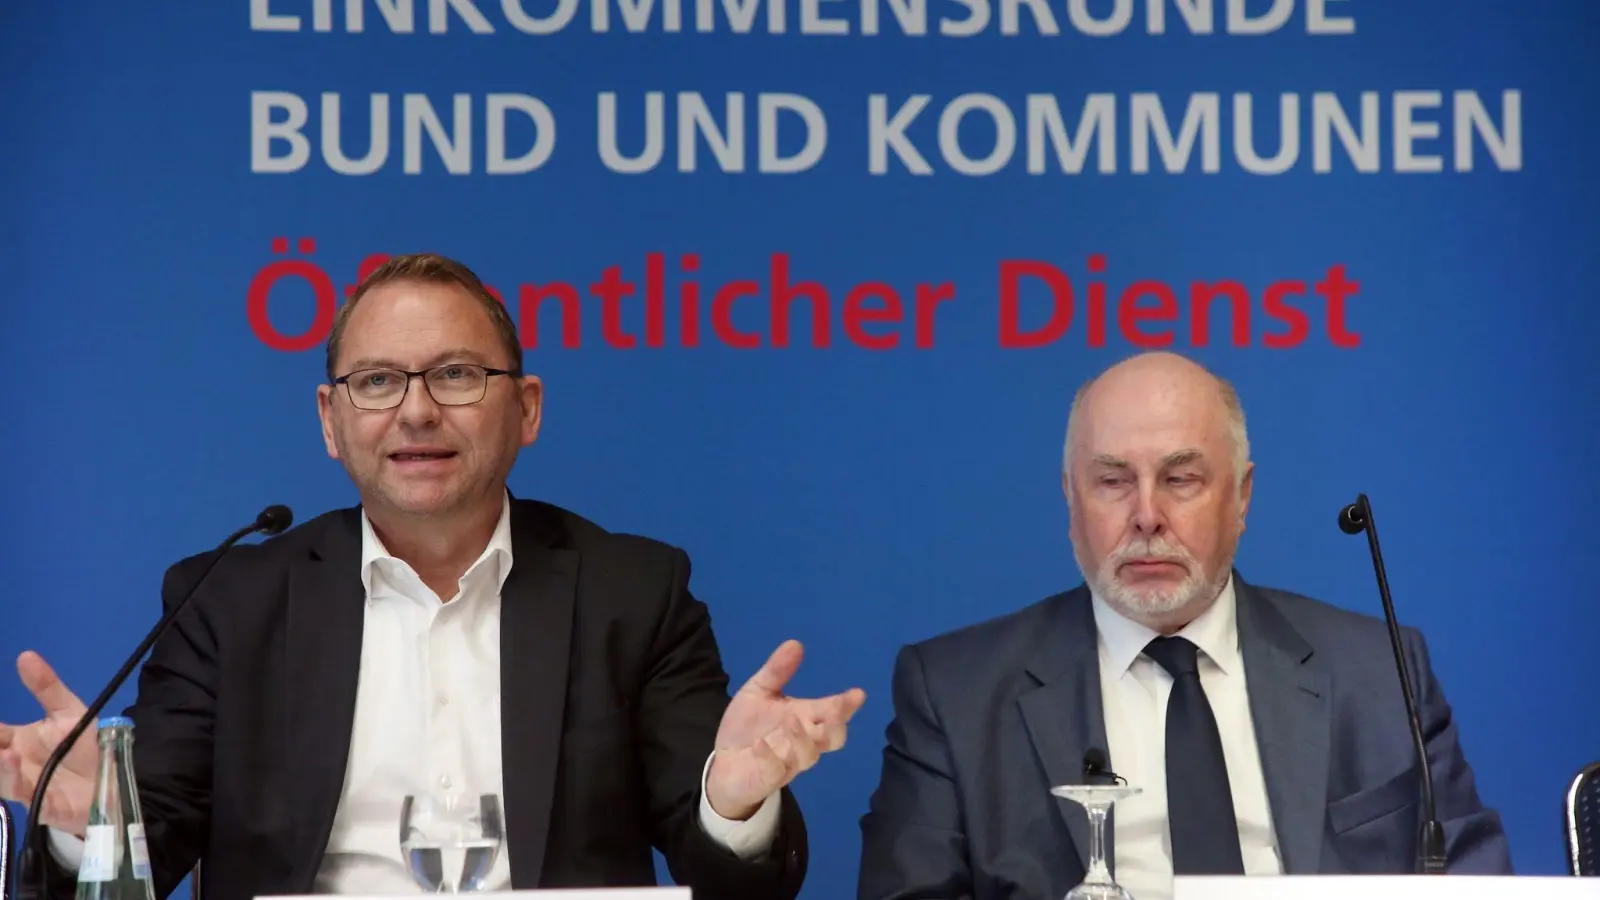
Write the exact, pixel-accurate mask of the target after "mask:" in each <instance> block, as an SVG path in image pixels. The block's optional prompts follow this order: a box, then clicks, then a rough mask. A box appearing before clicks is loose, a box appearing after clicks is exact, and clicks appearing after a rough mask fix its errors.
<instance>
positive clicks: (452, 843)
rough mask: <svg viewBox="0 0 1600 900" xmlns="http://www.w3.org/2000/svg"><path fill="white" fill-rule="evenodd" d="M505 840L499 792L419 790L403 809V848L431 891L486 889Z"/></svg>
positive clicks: (414, 875)
mask: <svg viewBox="0 0 1600 900" xmlns="http://www.w3.org/2000/svg"><path fill="white" fill-rule="evenodd" d="M504 840H505V826H504V822H503V819H502V818H501V814H500V798H499V797H498V796H497V795H495V794H415V795H412V796H408V797H406V799H405V802H404V803H403V804H402V805H401V807H400V852H401V853H402V854H403V855H404V856H405V859H406V866H407V867H408V868H409V869H410V870H411V877H412V879H414V880H415V881H416V882H417V884H418V885H419V886H420V887H421V888H422V889H423V890H425V891H428V892H430V893H436V894H461V893H468V892H470V891H481V890H485V889H486V886H487V883H488V878H489V873H490V872H491V871H492V870H493V869H494V863H495V860H496V859H498V858H499V856H500V846H501V844H502V843H503V842H504Z"/></svg>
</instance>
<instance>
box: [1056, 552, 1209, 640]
mask: <svg viewBox="0 0 1600 900" xmlns="http://www.w3.org/2000/svg"><path fill="white" fill-rule="evenodd" d="M1133 559H1146V560H1149V559H1161V560H1167V561H1170V562H1174V563H1178V564H1180V565H1182V566H1183V567H1184V570H1185V571H1186V572H1187V573H1188V574H1187V575H1186V576H1185V577H1184V579H1183V580H1182V581H1180V582H1178V583H1177V584H1172V585H1133V584H1128V583H1126V582H1124V581H1122V580H1121V578H1120V577H1119V574H1118V573H1119V571H1120V570H1121V568H1122V565H1123V564H1124V563H1126V562H1128V561H1129V560H1133ZM1078 562H1079V568H1081V569H1084V572H1085V576H1084V577H1085V578H1087V579H1088V581H1089V586H1090V587H1091V588H1092V589H1093V590H1094V592H1095V593H1096V594H1098V595H1099V596H1100V598H1101V599H1103V600H1105V601H1106V603H1108V604H1110V605H1111V606H1112V607H1113V608H1114V609H1116V610H1117V611H1118V612H1121V613H1122V614H1123V615H1125V616H1127V617H1129V618H1130V619H1134V620H1136V621H1141V622H1146V623H1149V622H1150V621H1152V620H1156V621H1159V620H1162V619H1166V618H1167V617H1168V616H1170V615H1171V614H1172V613H1175V612H1177V611H1179V610H1181V609H1184V608H1185V607H1188V606H1190V605H1191V604H1199V603H1204V602H1206V601H1209V600H1211V599H1213V598H1215V597H1216V596H1217V595H1218V594H1219V593H1221V592H1222V586H1223V585H1224V584H1226V583H1227V580H1228V575H1229V574H1230V569H1231V566H1227V565H1224V566H1221V567H1220V568H1219V570H1218V572H1217V575H1216V577H1213V578H1207V577H1206V575H1205V572H1204V570H1203V568H1202V567H1201V565H1200V562H1199V560H1197V559H1195V558H1194V556H1193V555H1191V554H1190V553H1189V551H1188V550H1186V549H1184V548H1183V547H1182V546H1180V545H1178V544H1173V543H1169V542H1168V541H1167V540H1166V539H1164V538H1159V537H1157V538H1153V539H1151V540H1148V541H1142V542H1141V541H1131V542H1129V543H1127V544H1124V545H1123V546H1121V547H1118V548H1117V549H1116V550H1114V551H1113V552H1112V553H1111V554H1110V555H1109V556H1107V557H1106V559H1105V561H1104V562H1103V563H1101V565H1100V568H1099V569H1098V570H1097V571H1094V572H1089V571H1088V568H1087V567H1086V566H1084V565H1083V560H1082V558H1081V556H1080V558H1079V561H1078Z"/></svg>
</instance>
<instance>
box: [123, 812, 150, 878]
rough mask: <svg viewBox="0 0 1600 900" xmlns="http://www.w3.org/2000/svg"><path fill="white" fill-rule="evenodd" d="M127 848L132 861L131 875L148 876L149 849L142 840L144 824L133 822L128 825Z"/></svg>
mask: <svg viewBox="0 0 1600 900" xmlns="http://www.w3.org/2000/svg"><path fill="white" fill-rule="evenodd" d="M128 850H129V855H130V856H131V857H132V861H133V877H135V878H149V877H150V849H149V847H147V846H146V845H145V842H144V825H142V824H140V823H138V822H135V823H134V824H132V825H129V826H128Z"/></svg>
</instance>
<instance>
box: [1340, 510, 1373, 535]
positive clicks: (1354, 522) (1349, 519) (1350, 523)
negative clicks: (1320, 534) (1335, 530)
mask: <svg viewBox="0 0 1600 900" xmlns="http://www.w3.org/2000/svg"><path fill="white" fill-rule="evenodd" d="M1366 528H1367V517H1366V516H1364V515H1362V514H1361V507H1360V506H1359V505H1358V504H1356V503H1352V504H1350V505H1349V506H1346V507H1345V508H1344V509H1341V510H1339V530H1340V531H1342V532H1344V533H1345V534H1360V533H1361V532H1363V531H1365V530H1366Z"/></svg>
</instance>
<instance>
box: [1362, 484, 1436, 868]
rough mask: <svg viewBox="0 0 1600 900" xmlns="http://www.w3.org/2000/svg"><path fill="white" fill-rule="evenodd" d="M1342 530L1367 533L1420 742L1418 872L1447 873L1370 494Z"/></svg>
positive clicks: (1408, 709)
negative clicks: (1420, 798)
mask: <svg viewBox="0 0 1600 900" xmlns="http://www.w3.org/2000/svg"><path fill="white" fill-rule="evenodd" d="M1339 529H1340V530H1341V531H1343V532H1344V533H1345V534H1351V535H1355V534H1360V533H1361V532H1363V531H1365V532H1366V533H1367V548H1368V549H1369V550H1370V551H1371V552H1372V568H1373V571H1374V572H1376V573H1377V576H1378V597H1379V599H1381V600H1382V601H1383V618H1384V621H1385V622H1387V623H1388V625H1389V644H1390V645H1391V646H1392V647H1393V649H1394V665H1395V668H1396V669H1397V670H1398V671H1399V673H1400V690H1401V693H1402V694H1403V696H1404V697H1405V701H1406V718H1407V719H1408V720H1409V721H1408V724H1410V726H1411V741H1412V743H1413V744H1415V745H1416V751H1417V766H1418V768H1419V770H1420V771H1421V774H1422V812H1423V820H1422V825H1421V829H1420V832H1419V834H1418V836H1417V871H1418V872H1420V873H1421V874H1424V875H1443V874H1445V868H1446V863H1447V858H1446V856H1445V849H1444V826H1443V825H1442V824H1440V822H1439V815H1438V811H1437V810H1436V809H1435V808H1434V805H1433V771H1432V768H1431V767H1430V766H1429V765H1428V745H1427V742H1426V741H1425V740H1423V737H1422V718H1421V717H1420V716H1418V715H1417V699H1416V694H1415V692H1414V691H1413V690H1412V688H1411V668H1410V666H1408V665H1406V654H1405V648H1404V646H1403V645H1402V643H1401V640H1400V622H1399V620H1398V619H1396V618H1395V614H1394V601H1393V600H1392V599H1390V597H1389V576H1388V574H1387V573H1386V572H1385V571H1384V569H1383V551H1382V550H1381V549H1380V548H1379V547H1378V526H1377V525H1376V524H1375V523H1374V522H1373V520H1372V503H1371V501H1369V500H1368V499H1367V495H1366V494H1358V495H1356V502H1354V503H1352V504H1350V505H1349V506H1346V507H1345V508H1344V509H1341V510H1339Z"/></svg>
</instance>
